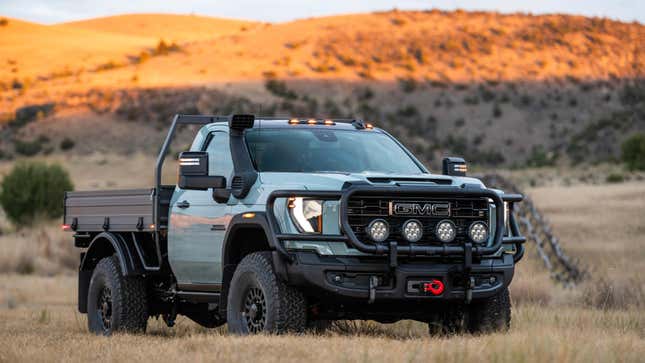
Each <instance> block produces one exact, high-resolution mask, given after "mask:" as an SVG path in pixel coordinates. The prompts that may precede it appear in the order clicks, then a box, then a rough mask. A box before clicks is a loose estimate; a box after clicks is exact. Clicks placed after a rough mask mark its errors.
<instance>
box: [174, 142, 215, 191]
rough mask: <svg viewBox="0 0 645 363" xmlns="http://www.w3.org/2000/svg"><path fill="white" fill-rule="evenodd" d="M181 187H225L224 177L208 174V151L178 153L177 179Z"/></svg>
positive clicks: (205, 188)
mask: <svg viewBox="0 0 645 363" xmlns="http://www.w3.org/2000/svg"><path fill="white" fill-rule="evenodd" d="M177 185H178V186H179V188H181V189H189V190H207V189H209V188H213V189H222V188H226V178H225V177H223V176H211V175H208V153H207V152H205V151H185V152H182V153H181V154H179V181H178V182H177Z"/></svg>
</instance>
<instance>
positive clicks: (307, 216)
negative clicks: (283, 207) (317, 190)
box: [287, 197, 323, 234]
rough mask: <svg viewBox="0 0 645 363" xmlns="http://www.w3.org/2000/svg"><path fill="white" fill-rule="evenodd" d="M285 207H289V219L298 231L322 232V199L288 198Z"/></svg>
mask: <svg viewBox="0 0 645 363" xmlns="http://www.w3.org/2000/svg"><path fill="white" fill-rule="evenodd" d="M287 208H288V209H289V216H290V217H291V221H292V222H293V224H294V225H295V226H296V228H297V229H298V231H299V232H300V233H318V234H319V233H322V229H323V217H322V215H323V201H322V200H318V199H305V198H302V197H296V198H289V199H288V200H287Z"/></svg>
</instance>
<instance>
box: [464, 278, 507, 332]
mask: <svg viewBox="0 0 645 363" xmlns="http://www.w3.org/2000/svg"><path fill="white" fill-rule="evenodd" d="M469 308H470V309H469V319H468V330H469V331H470V332H471V333H473V334H486V333H497V332H506V331H508V329H510V327H511V297H510V294H509V292H508V287H506V288H504V290H502V291H501V292H500V293H499V294H497V295H495V296H491V297H489V298H486V299H482V300H479V301H473V303H472V304H471V305H470V307H469Z"/></svg>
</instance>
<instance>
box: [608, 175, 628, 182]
mask: <svg viewBox="0 0 645 363" xmlns="http://www.w3.org/2000/svg"><path fill="white" fill-rule="evenodd" d="M606 180H607V183H622V182H624V181H625V177H624V176H623V174H617V173H611V174H609V175H607V179H606Z"/></svg>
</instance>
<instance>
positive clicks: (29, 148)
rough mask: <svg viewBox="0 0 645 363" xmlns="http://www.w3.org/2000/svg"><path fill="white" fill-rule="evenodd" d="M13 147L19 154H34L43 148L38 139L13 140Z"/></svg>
mask: <svg viewBox="0 0 645 363" xmlns="http://www.w3.org/2000/svg"><path fill="white" fill-rule="evenodd" d="M14 149H15V151H16V153H18V154H20V155H24V156H34V155H36V154H38V153H39V152H41V151H42V150H43V145H42V142H41V140H38V139H36V140H33V141H22V140H15V141H14Z"/></svg>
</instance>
